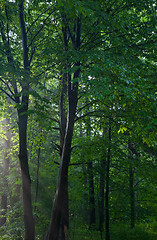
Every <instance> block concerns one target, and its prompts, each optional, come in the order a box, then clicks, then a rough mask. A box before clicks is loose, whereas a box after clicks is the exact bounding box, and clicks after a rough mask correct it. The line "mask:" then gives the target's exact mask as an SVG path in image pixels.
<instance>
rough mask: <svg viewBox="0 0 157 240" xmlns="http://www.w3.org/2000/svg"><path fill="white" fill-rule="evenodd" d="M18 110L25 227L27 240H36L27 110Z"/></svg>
mask: <svg viewBox="0 0 157 240" xmlns="http://www.w3.org/2000/svg"><path fill="white" fill-rule="evenodd" d="M27 109H28V104H27V106H26V107H25V109H24V110H23V111H22V110H18V120H19V123H18V125H19V160H20V166H21V177H22V190H23V210H24V225H25V240H34V238H35V231H34V229H35V227H34V220H33V213H32V199H31V180H30V174H29V167H28V154H27V111H26V110H27Z"/></svg>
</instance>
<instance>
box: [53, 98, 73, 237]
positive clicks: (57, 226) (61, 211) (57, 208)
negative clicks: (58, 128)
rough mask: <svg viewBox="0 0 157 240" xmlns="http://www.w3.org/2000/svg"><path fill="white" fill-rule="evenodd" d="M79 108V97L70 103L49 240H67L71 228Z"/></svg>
mask: <svg viewBox="0 0 157 240" xmlns="http://www.w3.org/2000/svg"><path fill="white" fill-rule="evenodd" d="M76 106H77V95H76V96H75V98H74V99H73V100H72V99H70V102H69V111H68V119H67V128H66V135H65V139H64V146H63V151H62V157H61V165H60V171H59V179H58V186H57V191H56V195H55V199H54V203H53V211H52V217H51V223H50V228H49V233H48V239H49V240H67V239H68V227H69V214H68V167H69V162H70V156H71V142H72V135H73V128H74V118H75V112H76Z"/></svg>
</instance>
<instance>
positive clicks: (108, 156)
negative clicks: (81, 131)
mask: <svg viewBox="0 0 157 240" xmlns="http://www.w3.org/2000/svg"><path fill="white" fill-rule="evenodd" d="M108 139H109V142H108V145H109V146H108V153H107V162H106V194H105V200H106V206H105V207H106V214H105V215H106V216H105V217H106V222H105V225H106V240H110V214H109V180H110V159H111V123H109V133H108Z"/></svg>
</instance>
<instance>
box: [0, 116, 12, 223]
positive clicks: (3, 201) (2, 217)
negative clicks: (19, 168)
mask: <svg viewBox="0 0 157 240" xmlns="http://www.w3.org/2000/svg"><path fill="white" fill-rule="evenodd" d="M4 124H5V127H4V128H5V131H6V139H5V143H4V144H5V153H4V178H3V188H4V192H5V193H3V194H2V196H1V214H0V227H1V226H2V225H4V224H5V222H6V216H5V214H6V213H7V191H8V180H7V178H8V175H9V149H10V140H11V134H10V132H9V131H8V130H9V119H6V120H5V122H4Z"/></svg>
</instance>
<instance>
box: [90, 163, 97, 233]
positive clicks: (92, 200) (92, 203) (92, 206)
mask: <svg viewBox="0 0 157 240" xmlns="http://www.w3.org/2000/svg"><path fill="white" fill-rule="evenodd" d="M88 173H89V228H90V229H92V228H93V227H95V225H96V216H95V195H94V176H93V164H92V161H89V163H88Z"/></svg>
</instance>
